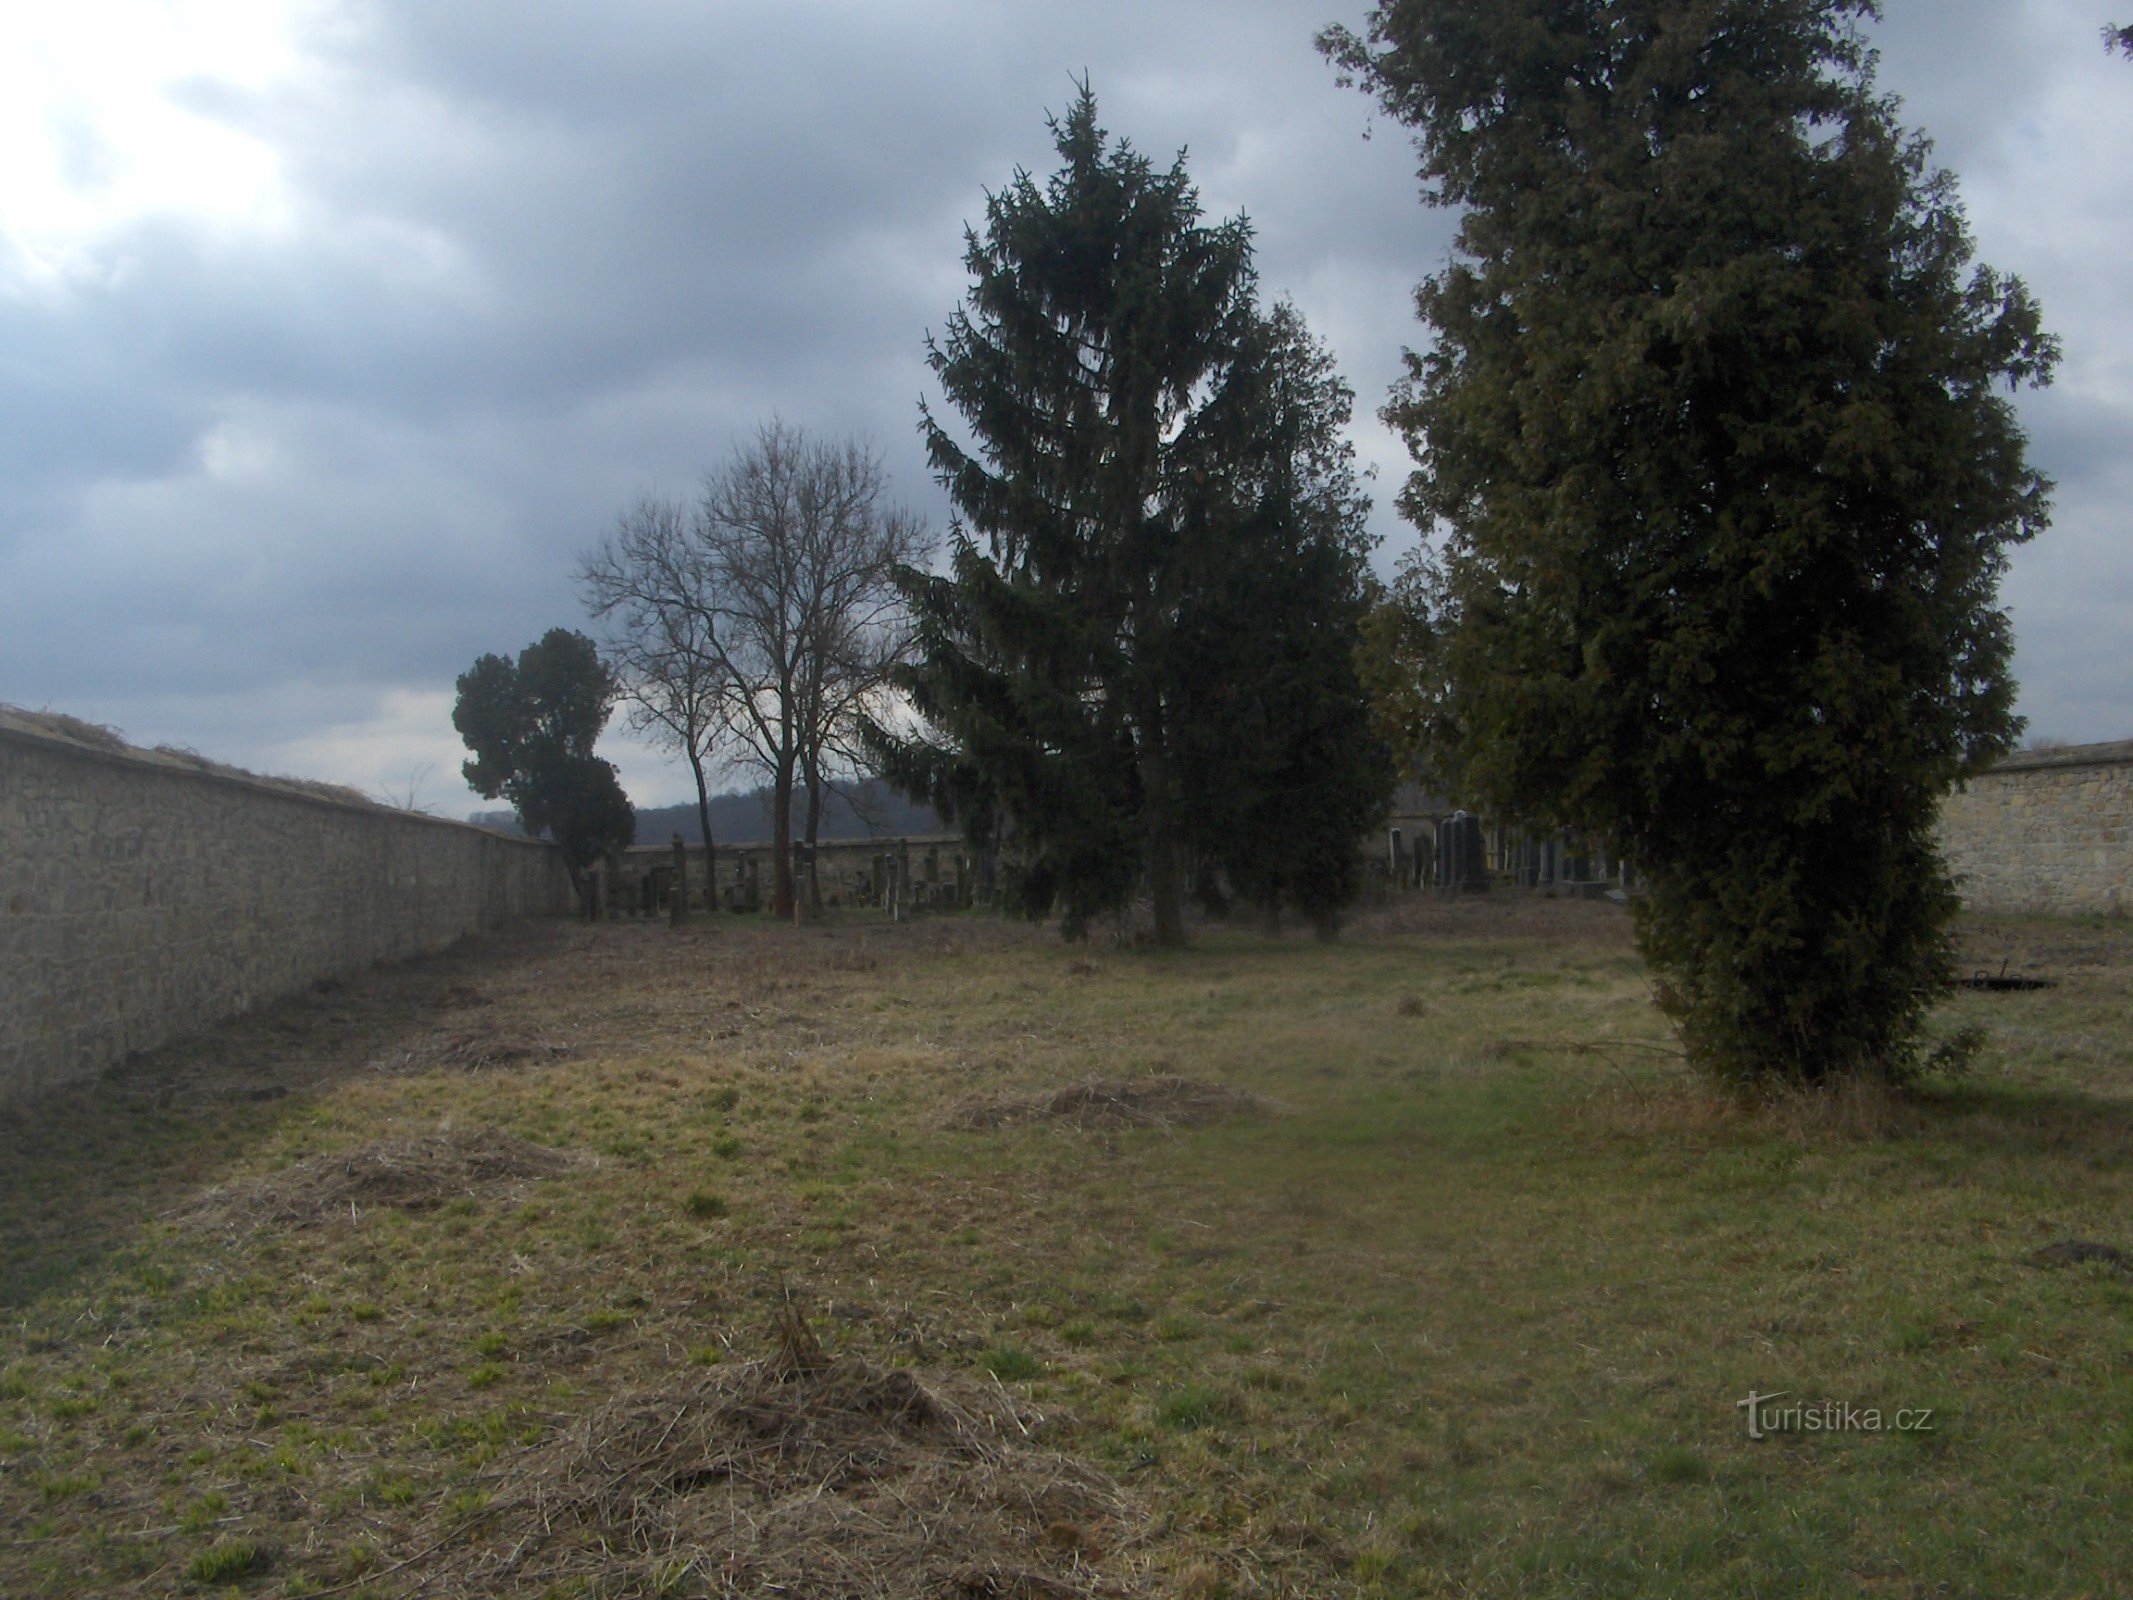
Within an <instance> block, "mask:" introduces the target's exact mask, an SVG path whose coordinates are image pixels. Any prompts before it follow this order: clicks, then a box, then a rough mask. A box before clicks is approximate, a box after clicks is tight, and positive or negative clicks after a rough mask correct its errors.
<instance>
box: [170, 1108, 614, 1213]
mask: <svg viewBox="0 0 2133 1600" xmlns="http://www.w3.org/2000/svg"><path fill="white" fill-rule="evenodd" d="M580 1159H581V1158H579V1157H577V1156H573V1155H570V1154H567V1153H566V1152H564V1151H561V1150H551V1149H549V1148H548V1147H547V1146H546V1145H538V1144H529V1143H528V1142H527V1141H526V1140H524V1139H515V1138H513V1137H512V1136H511V1135H509V1134H507V1133H499V1132H497V1131H496V1130H495V1129H494V1128H470V1129H465V1130H460V1131H454V1132H449V1133H435V1134H429V1135H425V1136H422V1137H412V1138H398V1139H379V1140H375V1141H373V1142H372V1143H369V1144H361V1145H357V1146H355V1147H354V1148H353V1149H350V1150H337V1151H333V1152H331V1153H329V1154H326V1155H317V1156H309V1157H307V1158H305V1159H304V1160H302V1161H298V1162H294V1163H292V1164H291V1165H289V1166H287V1167H284V1168H282V1169H281V1170H280V1171H278V1172H269V1173H264V1174H262V1175H260V1176H258V1177H255V1178H245V1179H241V1180H239V1181H238V1182H236V1183H230V1184H225V1185H223V1186H222V1187H220V1188H217V1189H212V1190H210V1191H208V1193H206V1194H204V1195H202V1196H201V1197H200V1198H199V1199H197V1200H195V1201H193V1202H192V1203H191V1204H190V1205H187V1206H184V1207H182V1208H181V1209H180V1210H179V1212H178V1215H179V1216H180V1217H182V1218H185V1219H187V1220H189V1221H193V1222H197V1223H200V1224H202V1225H204V1226H206V1227H209V1228H218V1229H222V1230H225V1231H230V1232H238V1231H248V1230H250V1229H254V1228H259V1227H290V1228H306V1227H317V1226H319V1225H320V1224H322V1223H325V1222H328V1221H332V1220H334V1219H336V1218H340V1217H345V1216H349V1215H351V1214H355V1213H360V1212H362V1211H363V1210H365V1209H368V1208H370V1207H373V1206H392V1207H394V1208H396V1209H398V1210H401V1211H429V1210H434V1209H435V1208H436V1207H438V1206H441V1205H443V1204H444V1203H445V1202H447V1201H449V1200H455V1199H458V1198H459V1197H461V1196H463V1195H476V1196H479V1195H496V1194H506V1195H508V1194H511V1193H515V1192H517V1191H519V1190H520V1189H522V1188H523V1186H524V1185H526V1184H528V1183H531V1182H534V1181H536V1180H538V1179H541V1178H552V1177H556V1176H557V1175H559V1174H561V1173H564V1172H567V1171H569V1170H570V1169H571V1168H572V1167H575V1166H577V1165H578V1164H579V1161H580Z"/></svg>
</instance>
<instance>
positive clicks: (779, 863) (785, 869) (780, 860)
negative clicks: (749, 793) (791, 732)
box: [770, 750, 793, 921]
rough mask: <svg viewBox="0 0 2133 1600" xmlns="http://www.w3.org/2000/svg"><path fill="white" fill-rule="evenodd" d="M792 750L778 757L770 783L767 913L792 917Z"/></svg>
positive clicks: (788, 918)
mask: <svg viewBox="0 0 2133 1600" xmlns="http://www.w3.org/2000/svg"><path fill="white" fill-rule="evenodd" d="M792 767H793V758H792V752H791V751H789V750H787V751H782V752H780V753H779V756H778V770H777V772H776V773H775V774H774V775H773V776H772V779H771V785H770V810H771V819H770V840H771V844H770V914H771V915H772V916H774V917H784V918H786V919H787V920H788V921H789V920H791V917H792Z"/></svg>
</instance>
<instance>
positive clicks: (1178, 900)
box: [1141, 724, 1185, 949]
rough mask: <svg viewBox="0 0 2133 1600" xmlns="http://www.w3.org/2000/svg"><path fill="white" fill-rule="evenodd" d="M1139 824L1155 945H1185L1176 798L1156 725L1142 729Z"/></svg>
mask: <svg viewBox="0 0 2133 1600" xmlns="http://www.w3.org/2000/svg"><path fill="white" fill-rule="evenodd" d="M1141 736H1142V744H1141V820H1142V822H1143V824H1144V825H1145V827H1146V829H1147V834H1148V890H1149V893H1150V894H1151V895H1152V896H1153V898H1154V900H1155V942H1156V943H1157V944H1158V945H1161V946H1165V947H1168V948H1173V949H1174V948H1177V947H1179V946H1182V945H1183V944H1184V943H1185V869H1184V863H1183V862H1182V861H1180V860H1179V858H1178V830H1177V796H1176V794H1175V793H1174V792H1173V790H1172V786H1171V781H1170V759H1169V756H1168V754H1167V753H1166V752H1165V751H1164V749H1163V746H1162V728H1161V726H1160V724H1157V725H1155V726H1152V727H1144V728H1143V729H1142V735H1141Z"/></svg>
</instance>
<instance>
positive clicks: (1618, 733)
mask: <svg viewBox="0 0 2133 1600" xmlns="http://www.w3.org/2000/svg"><path fill="white" fill-rule="evenodd" d="M1877 14H1878V13H1877V9H1876V7H1875V5H1874V4H1873V3H1872V0H1492V3H1490V4H1487V5H1480V4H1460V3H1451V0H1392V3H1388V4H1384V5H1381V6H1380V7H1379V8H1378V9H1377V10H1376V11H1374V12H1373V13H1372V15H1371V19H1370V23H1369V26H1368V36H1367V38H1361V37H1357V36H1355V35H1353V34H1350V33H1348V32H1346V31H1344V30H1339V29H1335V30H1331V31H1330V32H1329V33H1327V34H1326V35H1324V36H1322V38H1321V46H1322V48H1324V49H1325V50H1326V51H1327V52H1328V53H1329V54H1330V55H1331V56H1332V57H1333V58H1334V60H1335V61H1336V63H1337V64H1338V65H1340V66H1341V67H1342V68H1343V69H1344V70H1345V72H1347V73H1348V74H1350V75H1351V76H1352V77H1353V78H1355V79H1359V80H1361V81H1362V82H1363V83H1364V84H1365V85H1366V86H1367V87H1368V88H1369V89H1370V90H1372V91H1373V92H1374V93H1375V94H1376V95H1377V96H1378V98H1379V99H1380V101H1381V103H1382V104H1383V105H1384V106H1385V108H1386V109H1387V111H1388V112H1389V113H1390V114H1392V115H1394V116H1396V117H1398V118H1400V119H1401V120H1403V121H1405V122H1406V123H1408V124H1409V125H1410V126H1411V127H1412V128H1413V130H1414V132H1415V136H1416V142H1417V146H1418V148H1419V150H1420V152H1421V168H1422V174H1423V177H1424V179H1425V183H1426V186H1427V187H1426V190H1425V192H1426V195H1427V197H1428V198H1429V199H1430V200H1432V201H1433V202H1435V203H1438V204H1442V205H1448V206H1456V207H1461V208H1464V216H1463V219H1462V223H1461V229H1460V234H1459V249H1458V253H1457V255H1456V256H1455V258H1454V259H1453V261H1452V262H1451V264H1450V265H1449V266H1448V267H1447V268H1446V269H1445V270H1444V271H1443V272H1441V273H1440V274H1438V275H1437V276H1436V277H1434V278H1431V279H1429V280H1428V281H1426V282H1425V283H1423V285H1422V286H1421V288H1420V290H1419V291H1418V295H1417V299H1418V304H1419V308H1420V311H1421V314H1422V316H1423V319H1424V320H1425V321H1426V322H1427V323H1428V324H1429V325H1430V327H1431V329H1432V331H1433V333H1434V336H1435V341H1434V343H1433V344H1432V345H1431V347H1430V348H1429V349H1427V350H1426V351H1423V352H1421V353H1419V354H1411V355H1410V357H1409V369H1410V370H1409V377H1408V379H1407V380H1406V383H1405V385H1404V387H1403V388H1402V389H1401V390H1400V391H1398V392H1397V393H1396V394H1395V397H1394V399H1393V402H1392V404H1391V405H1390V407H1389V408H1388V410H1387V413H1386V415H1387V418H1388V420H1390V421H1391V422H1393V423H1395V424H1396V425H1397V426H1398V427H1400V428H1401V429H1402V430H1403V431H1404V432H1405V433H1406V435H1407V437H1408V440H1409V443H1410V445H1411V447H1412V449H1413V450H1414V452H1415V456H1416V460H1417V462H1418V463H1419V466H1418V470H1417V471H1416V473H1415V474H1414V476H1413V477H1412V478H1411V479H1410V481H1409V483H1408V486H1407V489H1406V491H1405V494H1404V496H1403V500H1402V505H1403V509H1404V511H1405V512H1406V514H1407V515H1408V516H1409V517H1410V518H1411V519H1412V520H1413V521H1414V522H1416V523H1417V524H1418V525H1419V526H1421V527H1422V528H1423V529H1425V530H1428V531H1433V532H1437V533H1439V534H1441V540H1442V550H1441V556H1442V576H1443V585H1442V591H1441V594H1440V597H1439V598H1440V600H1441V601H1442V602H1443V603H1444V605H1445V610H1444V612H1443V613H1442V614H1440V615H1439V616H1438V617H1437V618H1436V619H1434V621H1435V624H1436V626H1437V628H1438V630H1439V636H1440V638H1441V641H1442V645H1443V650H1444V661H1445V664H1446V665H1447V668H1448V671H1449V674H1450V678H1451V681H1452V683H1453V686H1454V692H1453V695H1452V700H1451V704H1450V706H1449V708H1448V712H1447V715H1448V718H1449V720H1450V721H1451V722H1452V723H1454V724H1455V725H1456V726H1457V727H1458V728H1459V729H1460V730H1461V731H1462V732H1463V734H1464V735H1465V737H1466V739H1467V741H1468V749H1467V752H1466V755H1467V763H1466V766H1465V769H1464V771H1465V776H1466V779H1467V781H1468V782H1469V783H1470V784H1472V785H1473V786H1474V787H1475V789H1476V791H1477V794H1478V795H1479V796H1480V797H1482V798H1485V799H1487V800H1489V801H1490V802H1492V803H1494V804H1496V805H1497V806H1499V807H1501V808H1503V809H1504V810H1505V811H1506V812H1507V813H1509V814H1510V815H1513V816H1516V817H1519V818H1524V819H1528V820H1531V821H1533V822H1537V823H1543V824H1568V825H1574V826H1578V827H1582V828H1587V829H1591V830H1593V831H1595V832H1598V833H1601V834H1604V835H1606V836H1608V837H1609V838H1610V839H1611V840H1612V841H1613V843H1614V844H1615V846H1616V847H1617V849H1619V850H1622V851H1626V852H1627V853H1628V854H1629V855H1630V856H1631V857H1633V858H1634V859H1635V861H1636V862H1637V864H1638V866H1639V868H1640V869H1641V871H1642V873H1643V875H1644V876H1645V878H1646V879H1647V881H1648V883H1649V886H1650V893H1649V897H1648V898H1647V899H1646V900H1645V901H1644V902H1643V903H1642V905H1641V906H1640V908H1639V912H1640V915H1639V922H1638V928H1639V934H1640V939H1641V942H1642V945H1643V948H1644V951H1645V953H1646V955H1647V957H1648V959H1649V960H1650V961H1651V963H1652V964H1653V966H1654V967H1655V968H1656V970H1657V973H1658V976H1659V979H1660V987H1659V993H1660V999H1661V1003H1662V1005H1663V1006H1664V1007H1665V1008H1666V1010H1667V1011H1668V1012H1669V1013H1670V1014H1671V1015H1672V1016H1673V1018H1674V1019H1675V1021H1676V1023H1677V1025H1678V1026H1679V1027H1680V1029H1681V1031H1682V1036H1683V1038H1684V1041H1685V1044H1686V1046H1687V1048H1688V1050H1689V1053H1690V1055H1691V1058H1692V1059H1693V1060H1695V1061H1696V1062H1698V1063H1700V1064H1702V1065H1703V1066H1705V1067H1706V1068H1709V1069H1711V1070H1713V1071H1715V1072H1717V1073H1719V1074H1721V1075H1724V1076H1728V1077H1734V1078H1744V1079H1755V1080H1761V1079H1764V1078H1766V1077H1769V1076H1772V1075H1776V1076H1781V1077H1785V1078H1791V1079H1797V1080H1808V1081H1814V1080H1822V1079H1826V1078H1830V1077H1833V1076H1842V1075H1845V1074H1849V1073H1852V1072H1856V1071H1878V1072H1885V1073H1892V1074H1897V1075H1901V1074H1902V1073H1904V1072H1905V1071H1907V1070H1909V1068H1910V1067H1911V1066H1912V1065H1913V1064H1914V1063H1915V1061H1916V1059H1917V1058H1916V1040H1917V1037H1918V1031H1919V1024H1920V1022H1921V1020H1922V1016H1923V1013H1924V1010H1925V1008H1926V1007H1927V1005H1928V1004H1929V1003H1930V1002H1931V1000H1932V999H1933V997H1934V996H1935V995H1936V994H1938V993H1939V992H1941V991H1942V990H1943V989H1944V987H1945V985H1946V982H1947V968H1948V953H1947V948H1946V931H1945V930H1946V926H1947V923H1948V920H1949V918H1950V916H1951V915H1952V913H1953V911H1954V909H1955V906H1956V900H1955V896H1954V893H1953V889H1952V886H1951V884H1950V881H1949V878H1948V875H1947V872H1946V870H1945V868H1944V867H1943V865H1942V862H1941V860H1940V858H1939V855H1938V852H1937V850H1936V847H1935V841H1934V835H1933V823H1934V817H1935V812H1936V807H1937V805H1938V802H1939V799H1940V797H1941V795H1942V794H1943V793H1944V792H1945V791H1946V789H1947V788H1948V787H1949V785H1950V784H1951V783H1952V782H1953V781H1954V780H1956V779H1957V778H1958V777H1960V776H1961V775H1963V774H1964V773H1965V772H1967V771H1970V770H1972V769H1974V767H1975V766H1976V765H1977V764H1978V763H1980V762H1981V761H1983V760H1985V759H1987V758H1989V757H1991V756H1992V755H1994V754H1996V753H1998V752H1999V751H2001V750H2003V749H2004V748H2005V747H2006V746H2007V744H2008V743H2009V741H2010V740H2011V738H2012V737H2013V735H2014V733H2015V732H2016V731H2017V729H2018V723H2017V721H2016V719H2015V718H2014V717H2013V716H2012V714H2011V709H2010V708H2011V703H2012V695H2013V686H2012V683H2011V682H2010V679H2009V676H2008V659H2009V653H2010V638H2009V631H2008V624H2007V620H2006V617H2005V615H2004V614H2003V613H2002V612H2001V611H2000V610H1999V609H1998V604H1997V586H1998V582H1999V578H2000V575H2001V573H2002V570H2003V568H2004V565H2005V561H2006V556H2007V551H2008V548H2009V546H2011V545H2013V544H2015V543H2017V542H2019V541H2021V540H2024V539H2027V538H2029V537H2030V536H2031V535H2032V534H2033V533H2034V532H2036V531H2037V530H2038V529H2039V528H2041V527H2042V526H2043V524H2044V521H2045V519H2046V516H2047V505H2046V495H2047V492H2048V488H2049V485H2048V484H2047V483H2046V482H2045V481H2044V480H2043V479H2042V478H2041V477H2040V476H2039V475H2038V474H2037V473H2036V472H2035V471H2033V470H2032V469H2031V468H2030V466H2029V465H2028V463H2027V461H2026V459H2025V453H2026V445H2025V441H2024V438H2023V435H2022V432H2021V430H2020V428H2019V427H2018V425H2017V423H2016V419H2015V416H2014V413H2013V410H2012V407H2011V405H2010V403H2009V401H2008V399H2007V398H2005V397H2004V396H2002V395H2000V394H1999V393H1997V392H1996V388H1997V386H1999V385H2001V384H2003V383H2004V384H2006V385H2007V386H2008V387H2009V388H2010V389H2011V388H2013V387H2014V386H2015V385H2017V384H2019V383H2021V382H2024V381H2031V382H2038V383H2041V382H2043V381H2045V380H2046V379H2047V377H2048V376H2049V372H2050V369H2051V366H2052V364H2053V361H2054V359H2055V356H2056V350H2055V347H2054V345H2053V343H2052V341H2051V340H2049V339H2048V338H2047V337H2046V336H2045V335H2044V334H2043V333H2042V332H2041V331H2040V328H2039V322H2038V315H2037V310H2036V307H2035V306H2034V304H2033V303H2032V302H2031V300H2030V298H2029V296H2028V295H2027V294H2026V293H2025V291H2024V290H2023V288H2022V286H2021V284H2020V283H2019V282H2018V281H2016V280H2013V279H2010V278H2004V277H2001V276H1998V275H1996V274H1994V273H1992V272H1991V271H1989V270H1985V269H1983V268H1977V269H1974V270H1973V268H1972V265H1971V244H1970V240H1969V237H1968V234H1967V231H1966V227H1965V223H1964V219H1963V215H1962V212H1961V209H1960V206H1959V204H1958V202H1957V199H1956V195H1955V190H1954V184H1953V181H1952V179H1951V178H1950V177H1949V176H1948V175H1946V174H1945V173H1943V172H1940V171H1937V170H1935V169H1934V168H1933V167H1932V165H1931V164H1930V160H1929V154H1928V149H1927V146H1926V144H1925V142H1924V141H1923V140H1922V139H1920V138H1917V137H1915V136H1913V135H1911V134H1908V133H1906V132H1905V131H1904V130H1903V129H1902V128H1901V127H1899V126H1898V125H1897V123H1896V120H1895V107H1894V105H1893V102H1891V101H1890V100H1888V99H1886V98H1884V97H1882V96H1880V95H1878V94H1877V93H1876V91H1875V88H1874V84H1873V80H1872V59H1871V54H1870V52H1869V51H1868V49H1867V46H1866V44H1865V41H1864V38H1863V36H1862V34H1861V32H1860V24H1861V21H1862V19H1866V18H1871V17H1874V16H1876V15H1877Z"/></svg>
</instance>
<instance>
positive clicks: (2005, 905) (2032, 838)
mask: <svg viewBox="0 0 2133 1600" xmlns="http://www.w3.org/2000/svg"><path fill="white" fill-rule="evenodd" d="M1940 837H1941V848H1942V849H1943V850H1944V851H1945V852H1946V854H1947V857H1948V865H1949V867H1950V868H1951V869H1952V870H1953V871H1954V873H1955V878H1956V884H1957V886H1958V887H1959V888H1960V889H1961V890H1962V894H1963V903H1964V904H1965V905H1967V906H1969V907H1971V908H1972V909H1973V910H1979V911H2047V912H2060V913H2066V912H2076V913H2079V912H2103V913H2106V914H2109V915H2114V916H2116V915H2122V914H2124V913H2127V912H2133V740H2125V741H2122V742H2120V743H2117V744H2089V745H2074V746H2070V747H2067V748H2064V749H2058V750H2024V751H2019V752H2017V753H2016V754H2014V755H2011V756H2008V757H2007V758H2006V759H2005V760H2003V761H2001V762H2000V763H1999V764H1998V765H1997V766H1995V767H1994V768H1993V769H1992V770H1991V771H1989V772H1986V773H1984V774H1982V775H1980V776H1979V777H1976V778H1973V779H1971V780H1970V782H1969V783H1968V784H1966V785H1964V786H1963V787H1961V788H1959V789H1957V790H1956V791H1955V792H1954V793H1953V794H1951V795H1949V796H1948V798H1947V800H1946V801H1945V802H1943V804H1942V806H1941V819H1940Z"/></svg>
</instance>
